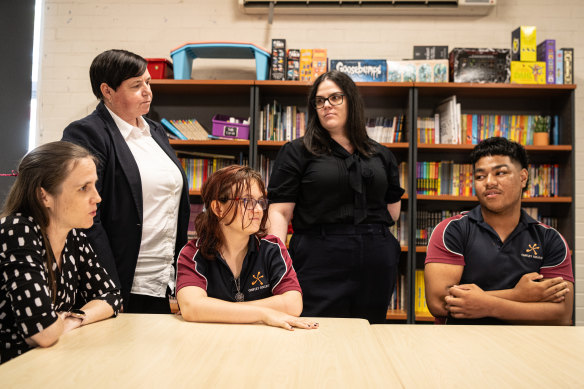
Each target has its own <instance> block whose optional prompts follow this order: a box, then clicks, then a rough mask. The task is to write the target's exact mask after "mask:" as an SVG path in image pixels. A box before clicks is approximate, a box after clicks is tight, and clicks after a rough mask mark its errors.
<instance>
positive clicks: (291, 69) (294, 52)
mask: <svg viewBox="0 0 584 389" xmlns="http://www.w3.org/2000/svg"><path fill="white" fill-rule="evenodd" d="M286 62H287V64H286V80H291V81H298V80H299V79H300V50H299V49H288V59H287V61H286Z"/></svg>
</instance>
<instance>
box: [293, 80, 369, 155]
mask: <svg viewBox="0 0 584 389" xmlns="http://www.w3.org/2000/svg"><path fill="white" fill-rule="evenodd" d="M325 80H330V81H332V82H334V83H335V84H337V86H338V87H339V88H341V90H342V91H343V94H344V95H345V97H344V103H345V104H347V136H348V137H349V140H350V141H351V143H352V144H353V146H355V148H356V149H357V150H358V151H359V152H360V153H361V154H362V155H363V156H366V157H370V156H371V155H372V154H373V150H374V149H373V142H372V141H371V139H370V138H369V136H368V135H367V131H366V130H365V108H364V103H363V98H362V97H361V94H360V93H359V89H357V85H355V83H354V82H353V80H352V79H351V77H349V76H348V75H346V74H345V73H343V72H340V71H338V70H331V71H329V72H326V73H323V74H321V75H320V76H319V77H318V78H317V79H316V80H315V81H314V83H313V84H312V87H311V88H310V92H309V94H308V125H307V126H306V134H305V135H304V145H305V146H306V148H307V149H308V151H310V152H311V153H312V154H316V155H319V154H325V153H330V151H331V150H330V148H329V142H328V139H329V137H330V135H329V134H328V131H327V130H326V129H324V127H322V125H321V123H320V120H319V119H318V113H317V112H316V108H315V107H314V99H315V97H316V92H317V91H318V87H319V86H320V84H321V83H322V82H323V81H325Z"/></svg>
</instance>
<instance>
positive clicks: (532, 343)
mask: <svg viewBox="0 0 584 389" xmlns="http://www.w3.org/2000/svg"><path fill="white" fill-rule="evenodd" d="M371 328H372V330H373V332H374V333H375V335H376V337H377V339H378V340H379V342H380V343H381V344H382V346H383V349H384V351H385V353H386V356H387V358H388V360H389V363H390V364H391V365H392V366H393V367H394V370H395V371H397V372H398V374H399V377H400V381H401V383H402V385H403V386H404V387H406V388H428V387H432V388H497V389H498V388H544V387H545V388H584V327H535V326H454V325H453V326H445V325H373V326H371Z"/></svg>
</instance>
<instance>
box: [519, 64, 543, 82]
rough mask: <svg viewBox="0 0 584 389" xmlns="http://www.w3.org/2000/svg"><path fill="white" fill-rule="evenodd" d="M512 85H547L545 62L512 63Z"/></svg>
mask: <svg viewBox="0 0 584 389" xmlns="http://www.w3.org/2000/svg"><path fill="white" fill-rule="evenodd" d="M511 84H545V62H519V61H511Z"/></svg>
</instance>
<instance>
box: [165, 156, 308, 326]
mask: <svg viewBox="0 0 584 389" xmlns="http://www.w3.org/2000/svg"><path fill="white" fill-rule="evenodd" d="M201 197H202V199H203V202H204V204H205V210H204V211H203V212H202V213H201V214H199V215H198V216H197V218H196V219H195V228H196V231H197V234H198V237H199V238H198V239H195V240H193V241H191V242H189V243H188V244H187V245H186V246H185V247H184V248H183V249H182V250H181V252H180V255H179V259H178V266H177V283H176V284H177V287H176V289H177V299H178V304H179V307H180V310H181V314H182V316H183V318H184V319H185V320H187V321H197V322H222V323H256V322H263V323H265V324H268V325H271V326H275V327H282V328H285V329H288V330H292V329H293V328H294V327H297V328H306V329H309V328H317V327H318V323H315V322H314V321H313V320H312V319H307V318H299V317H298V316H299V315H300V313H301V312H302V291H301V289H300V285H299V284H298V279H297V278H296V272H295V271H294V268H293V267H292V261H291V259H290V256H289V255H288V250H287V249H286V246H285V245H284V243H282V241H281V240H280V239H279V238H277V237H276V236H273V235H266V230H265V224H266V220H267V201H266V191H265V186H264V183H263V181H262V179H261V176H260V175H259V173H257V172H256V171H254V170H253V169H251V168H249V167H246V166H239V165H232V166H229V167H226V168H223V169H221V170H219V171H217V172H216V173H214V174H213V175H212V176H211V177H210V178H209V179H208V180H207V182H205V184H204V185H203V188H202V190H201Z"/></svg>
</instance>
